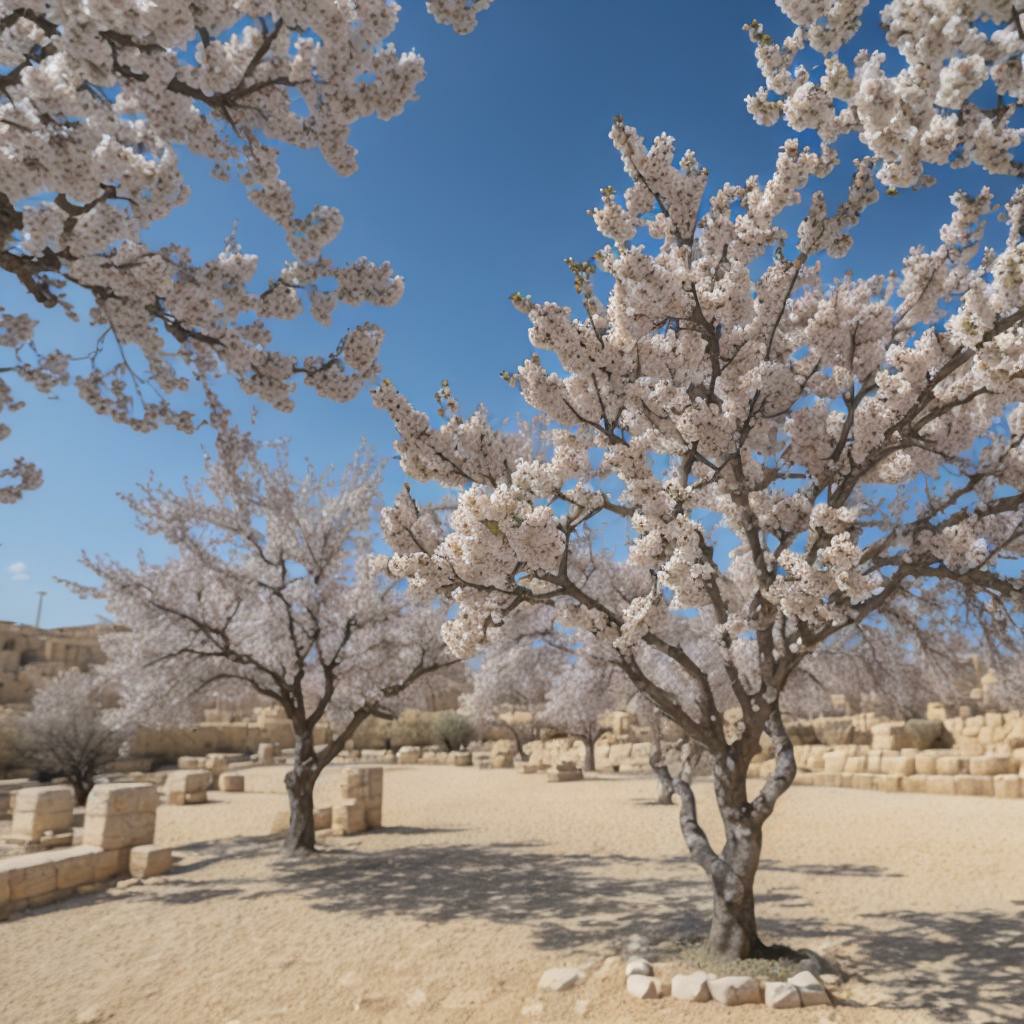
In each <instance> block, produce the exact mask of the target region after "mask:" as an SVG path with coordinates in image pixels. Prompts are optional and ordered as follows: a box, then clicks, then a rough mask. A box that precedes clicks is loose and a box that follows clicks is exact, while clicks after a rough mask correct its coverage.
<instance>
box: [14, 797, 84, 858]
mask: <svg viewBox="0 0 1024 1024" xmlns="http://www.w3.org/2000/svg"><path fill="white" fill-rule="evenodd" d="M13 812H14V813H13V815H12V817H11V834H10V836H9V837H8V842H10V843H13V844H17V845H19V846H23V847H24V848H25V852H26V853H34V852H38V851H39V850H50V849H54V848H55V847H59V846H70V845H71V841H72V828H73V826H74V815H75V791H74V790H73V789H72V788H71V787H70V786H29V787H26V788H24V789H21V790H18V791H17V793H16V794H15V797H14V803H13Z"/></svg>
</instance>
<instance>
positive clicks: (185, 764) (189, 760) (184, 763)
mask: <svg viewBox="0 0 1024 1024" xmlns="http://www.w3.org/2000/svg"><path fill="white" fill-rule="evenodd" d="M205 761H206V758H204V757H179V758H178V767H179V768H181V769H183V770H185V771H188V770H190V769H196V768H203V767H204V766H205Z"/></svg>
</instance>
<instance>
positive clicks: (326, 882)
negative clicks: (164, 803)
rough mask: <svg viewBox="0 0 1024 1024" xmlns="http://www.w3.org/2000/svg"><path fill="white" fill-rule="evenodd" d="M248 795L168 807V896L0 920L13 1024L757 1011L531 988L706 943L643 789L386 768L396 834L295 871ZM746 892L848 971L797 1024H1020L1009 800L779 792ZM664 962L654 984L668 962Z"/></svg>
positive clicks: (739, 1021) (268, 1023)
mask: <svg viewBox="0 0 1024 1024" xmlns="http://www.w3.org/2000/svg"><path fill="white" fill-rule="evenodd" d="M333 771H334V770H333V769H332V770H331V775H330V776H328V777H327V778H325V779H324V780H323V790H322V798H323V802H327V799H328V798H327V796H326V793H327V790H328V789H329V788H332V787H333V784H334V778H333V777H332V776H333ZM246 775H247V786H248V787H249V788H250V790H251V789H254V788H256V787H258V788H259V789H261V790H265V791H266V792H259V793H253V792H248V793H245V794H221V793H214V794H211V802H210V803H209V804H207V805H200V806H195V807H161V809H160V812H159V816H158V823H157V841H158V842H160V843H168V844H174V845H176V846H177V847H178V848H179V849H181V850H182V853H183V857H182V859H181V861H180V862H179V864H178V866H177V868H176V869H175V871H174V872H173V873H172V874H171V875H169V876H167V877H166V878H165V879H162V880H160V881H159V884H152V885H149V884H147V885H145V886H139V887H136V888H132V889H126V890H120V891H117V890H115V892H117V895H105V894H98V895H95V896H90V897H79V898H76V899H75V900H73V901H71V902H68V903H64V904H56V905H54V906H52V907H48V908H44V909H41V910H39V911H36V912H34V913H31V914H28V915H24V916H22V917H19V918H16V919H14V920H12V921H9V922H7V923H5V924H0V1020H2V1021H3V1022H4V1024H73V1022H74V1021H75V1018H76V1016H77V1015H78V1014H79V1013H80V1012H82V1011H83V1010H88V1009H90V1008H97V1009H98V1010H100V1011H101V1016H100V1017H98V1018H97V1020H102V1021H104V1022H109V1024H227V1022H238V1024H274V1022H279V1021H280V1022H284V1021H288V1022H289V1024H291V1022H301V1024H336V1022H348V1021H360V1020H367V1021H388V1022H401V1024H405V1022H410V1024H415V1022H419V1021H424V1022H442V1021H444V1022H446V1024H462V1022H470V1021H473V1022H476V1021H481V1022H487V1024H504V1022H513V1021H538V1022H545V1021H570V1020H572V1021H575V1020H579V1019H581V1017H580V1016H578V1010H583V1009H585V1013H584V1015H583V1017H582V1019H584V1020H588V1021H594V1022H600V1024H625V1022H630V1024H633V1022H640V1024H642V1022H645V1021H652V1022H660V1021H669V1020H673V1021H675V1020H685V1021H687V1022H690V1021H693V1022H698V1024H700V1022H719V1024H748V1022H750V1021H765V1020H766V1018H765V1016H764V1015H765V1014H767V1013H769V1012H770V1011H768V1010H766V1009H765V1008H764V1007H745V1008H730V1009H726V1008H723V1007H720V1006H716V1005H707V1004H704V1005H692V1006H691V1005H684V1004H681V1003H678V1002H676V1001H675V1000H671V999H663V1000H660V1001H658V1002H644V1003H640V1002H638V1001H636V1000H632V999H630V998H629V997H627V996H626V995H625V992H624V989H623V982H622V978H621V968H617V969H616V970H615V971H614V972H613V974H612V975H611V976H609V977H606V978H601V977H598V976H596V971H594V970H592V971H591V974H590V976H589V977H588V980H587V981H586V982H585V983H584V984H583V985H582V986H581V987H580V988H578V989H576V990H573V991H571V992H567V993H561V994H555V995H551V994H545V995H542V996H538V994H537V993H536V991H535V986H536V982H537V979H538V977H539V976H540V974H541V972H542V971H543V970H545V969H546V968H548V967H552V966H558V965H562V964H569V965H580V966H582V965H587V964H590V965H592V968H596V966H597V965H599V964H600V963H601V960H602V958H604V957H605V956H607V955H609V954H613V953H617V952H620V951H622V950H623V949H624V948H625V947H626V945H627V943H628V941H629V938H630V936H633V935H639V936H641V937H643V940H644V941H647V942H649V943H650V942H657V941H658V939H659V938H662V939H670V938H671V937H672V936H678V935H679V934H686V933H689V934H691V935H692V934H696V933H699V932H700V931H701V930H702V929H703V922H704V918H705V915H706V913H707V907H708V899H707V894H706V888H705V885H704V882H703V877H702V875H701V872H700V871H699V869H697V868H696V867H694V866H693V865H691V864H689V863H688V862H687V861H686V859H685V857H683V856H682V846H681V839H680V837H679V832H678V827H677V823H676V813H675V811H674V810H670V809H668V808H665V807H659V806H657V805H655V804H653V803H652V802H651V797H652V795H653V788H654V787H653V784H652V782H651V780H650V778H648V777H643V776H622V777H615V776H598V777H594V778H591V779H588V780H587V781H586V782H583V783H569V784H560V785H551V784H548V783H546V782H545V781H544V780H543V778H539V777H537V776H521V775H518V774H515V773H513V772H511V771H478V770H475V769H470V768H447V767H433V766H423V767H416V768H408V767H399V768H389V769H386V778H385V797H384V822H385V825H386V826H389V827H386V828H385V829H383V830H382V831H380V832H375V833H368V834H366V835H363V836H356V837H351V838H347V839H337V840H334V841H333V842H332V843H331V844H330V845H329V847H328V849H327V850H326V851H325V852H324V853H322V854H320V855H319V856H318V857H316V858H314V859H312V860H310V861H306V862H300V863H297V864H296V863H291V862H281V861H280V860H279V859H278V857H277V855H276V851H277V845H278V841H277V840H272V839H271V840H268V839H266V838H257V837H259V836H261V834H264V833H265V832H266V830H267V829H268V827H269V823H270V821H271V819H272V817H273V816H274V814H275V812H277V811H279V810H281V809H282V808H283V807H284V806H285V802H284V798H283V796H282V795H280V793H281V790H280V788H279V787H280V780H281V777H282V775H283V769H275V768H268V769H253V770H250V771H248V772H247V773H246ZM699 789H700V793H699V796H700V800H701V803H702V806H703V809H704V812H705V818H706V820H707V823H708V826H709V831H710V832H711V833H712V835H713V836H714V835H715V833H716V829H715V828H714V824H715V822H714V818H713V816H712V813H711V807H710V805H709V803H708V798H709V795H710V794H709V792H708V789H707V787H706V786H701V787H699ZM275 791H276V792H277V794H278V795H274V793H275ZM237 837H241V838H237ZM185 844H191V845H189V846H185ZM759 877H760V892H761V901H760V915H761V923H762V932H763V934H764V936H765V937H766V938H768V939H779V940H783V941H787V942H789V943H791V944H794V945H799V946H806V947H812V948H815V949H817V950H819V951H824V952H827V953H831V954H832V955H833V956H836V957H837V958H838V959H839V961H840V963H841V964H843V965H844V966H845V967H846V968H847V969H848V970H850V971H851V972H852V973H853V974H854V975H855V977H854V980H852V981H851V982H850V983H848V984H847V985H846V986H845V987H844V989H843V990H842V992H843V994H844V995H845V996H846V997H847V998H848V999H849V1000H850V1001H851V1002H852V1003H853V1004H857V1005H847V1006H841V1007H836V1008H833V1009H831V1010H828V1011H820V1010H817V1009H814V1010H810V1009H809V1010H803V1011H799V1012H797V1011H794V1014H795V1016H793V1018H792V1019H793V1020H795V1021H797V1022H804V1024H824V1022H829V1024H831V1022H835V1024H845V1022H850V1024H923V1022H931V1021H941V1022H945V1024H962V1022H963V1024H1020V1022H1021V1021H1024V935H1022V933H1024V801H1006V800H993V799H987V798H980V797H932V796H917V795H910V794H895V795H889V794H880V793H868V792H861V791H856V790H834V789H819V788H813V789H812V788H809V787H801V788H794V789H793V790H792V791H791V792H790V793H789V794H787V795H786V796H785V797H784V799H783V800H782V801H781V803H780V807H779V810H778V811H777V813H776V814H775V816H774V817H773V818H772V820H771V821H770V823H769V826H768V836H767V842H766V850H765V864H764V867H763V869H762V872H761V874H760V876H759ZM660 956H661V957H662V958H665V960H666V962H665V963H664V964H662V965H661V966H659V974H660V975H662V976H663V977H666V978H667V977H669V976H670V975H671V974H672V973H674V971H673V967H674V966H675V965H674V964H672V963H670V962H668V961H667V954H660ZM867 981H870V984H867V983H866V982H867ZM580 1000H583V1001H585V1003H586V1006H585V1007H584V1006H583V1004H582V1003H579V1001H580ZM873 1003H878V1004H880V1005H877V1006H873V1005H870V1004H873ZM524 1010H525V1011H526V1012H525V1013H524ZM767 1019H774V1015H773V1016H772V1017H769V1018H767ZM785 1019H790V1018H785Z"/></svg>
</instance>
